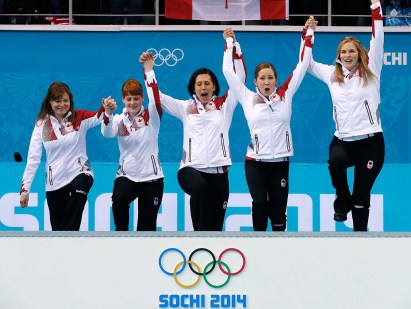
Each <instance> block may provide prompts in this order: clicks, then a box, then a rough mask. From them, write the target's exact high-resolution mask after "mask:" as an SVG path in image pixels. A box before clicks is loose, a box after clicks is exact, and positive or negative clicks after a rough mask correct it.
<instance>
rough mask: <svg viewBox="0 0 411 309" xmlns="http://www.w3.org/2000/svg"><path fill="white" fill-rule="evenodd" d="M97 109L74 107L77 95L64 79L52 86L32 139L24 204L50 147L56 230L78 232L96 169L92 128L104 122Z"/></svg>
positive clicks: (50, 193) (48, 181) (50, 187)
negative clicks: (89, 146) (89, 137)
mask: <svg viewBox="0 0 411 309" xmlns="http://www.w3.org/2000/svg"><path fill="white" fill-rule="evenodd" d="M102 112H103V108H102V107H101V108H100V110H99V111H98V112H97V113H95V112H89V111H84V110H75V109H74V100H73V94H72V92H71V90H70V88H69V87H68V86H67V85H66V84H65V83H62V82H54V83H53V84H51V85H50V87H49V89H48V91H47V94H46V96H45V98H44V100H43V103H42V105H41V108H40V112H39V115H38V116H37V121H36V125H35V127H34V130H33V134H32V136H31V140H30V146H29V152H28V156H27V166H26V169H25V171H24V174H23V180H22V185H21V190H20V195H21V197H20V205H21V207H27V206H28V202H29V193H30V188H31V184H32V182H33V179H34V176H35V174H36V171H37V168H38V166H39V164H40V161H41V155H42V152H43V149H42V145H43V146H44V148H45V150H46V156H47V162H46V197H47V204H48V207H49V211H50V222H51V227H52V229H53V231H78V230H79V229H80V224H81V218H82V214H83V210H84V205H85V203H86V201H87V195H88V192H89V190H90V188H91V186H92V185H93V170H92V168H91V165H90V161H89V159H88V156H87V152H86V133H87V131H88V129H90V128H92V127H95V126H97V125H99V124H100V122H101V115H102Z"/></svg>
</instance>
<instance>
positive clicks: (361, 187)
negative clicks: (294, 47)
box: [309, 0, 385, 231]
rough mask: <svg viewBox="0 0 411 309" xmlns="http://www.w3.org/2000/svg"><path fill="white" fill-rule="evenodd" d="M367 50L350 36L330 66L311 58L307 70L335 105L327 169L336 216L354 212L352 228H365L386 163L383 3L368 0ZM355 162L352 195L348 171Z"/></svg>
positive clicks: (357, 229) (342, 42) (336, 217)
mask: <svg viewBox="0 0 411 309" xmlns="http://www.w3.org/2000/svg"><path fill="white" fill-rule="evenodd" d="M361 1H364V0H361ZM371 3H372V5H371V10H372V35H371V42H370V49H369V51H367V50H366V49H365V47H364V46H363V44H362V43H361V42H360V41H359V40H358V39H356V38H354V37H350V36H348V37H345V38H343V39H342V40H341V42H340V44H339V45H338V47H337V56H336V58H337V59H336V61H335V64H334V65H325V64H321V63H318V62H315V61H312V62H311V65H310V68H309V72H310V73H311V74H313V75H314V76H315V77H317V78H318V79H320V80H322V81H323V82H324V83H326V84H327V86H328V88H329V90H330V93H331V98H332V103H333V118H334V121H335V127H336V130H335V133H334V136H333V139H332V140H331V144H330V148H329V160H328V169H329V172H330V176H331V181H332V184H333V187H334V188H335V190H336V199H335V201H334V211H335V213H334V220H335V221H345V220H346V219H347V213H348V212H350V211H351V212H352V218H353V224H354V231H367V227H368V217H369V208H370V199H371V189H372V187H373V185H374V182H375V180H376V179H377V176H378V175H379V173H380V171H381V169H382V166H383V164H384V156H385V155H384V154H385V146H384V137H383V134H382V127H381V119H380V101H381V97H380V79H381V70H382V65H383V55H384V30H383V18H382V9H381V4H380V2H379V1H377V0H371ZM352 166H354V185H353V189H352V193H351V192H350V189H349V187H348V181H347V169H348V168H349V167H352Z"/></svg>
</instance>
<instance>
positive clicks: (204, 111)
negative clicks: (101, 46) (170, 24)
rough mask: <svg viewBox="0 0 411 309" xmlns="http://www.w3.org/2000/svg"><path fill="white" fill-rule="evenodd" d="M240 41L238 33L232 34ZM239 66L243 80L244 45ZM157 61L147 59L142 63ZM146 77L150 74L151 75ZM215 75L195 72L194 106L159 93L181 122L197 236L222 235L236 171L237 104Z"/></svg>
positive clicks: (184, 176) (181, 178)
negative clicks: (233, 131) (232, 137)
mask: <svg viewBox="0 0 411 309" xmlns="http://www.w3.org/2000/svg"><path fill="white" fill-rule="evenodd" d="M232 36H233V39H234V41H235V36H234V33H232ZM234 46H235V48H234V49H233V54H234V56H233V57H234V59H235V60H234V65H235V70H236V72H237V74H238V75H239V76H240V79H241V80H243V81H244V80H245V67H244V63H243V58H242V54H241V49H240V45H239V43H238V42H235V43H234ZM150 57H152V55H151V54H150V53H143V55H142V56H141V57H140V60H141V61H146V60H147V59H149V58H150ZM146 74H147V73H146ZM219 91H220V86H219V83H218V80H217V77H216V76H215V74H214V73H213V72H212V71H211V70H209V69H206V68H201V69H198V70H196V71H195V72H194V73H193V74H192V75H191V78H190V81H189V83H188V92H189V94H190V96H191V97H192V98H191V99H189V100H185V101H184V100H177V99H174V98H172V97H170V96H168V95H165V94H163V93H160V100H161V105H162V107H163V109H164V111H166V112H167V113H169V114H171V115H173V116H175V117H176V118H178V119H180V120H181V121H182V123H183V127H184V137H183V139H184V141H183V153H182V158H181V162H180V169H179V171H178V175H177V176H178V182H179V184H180V186H181V188H182V189H183V191H184V192H185V193H187V194H188V195H190V197H191V198H190V211H191V219H192V223H193V227H194V230H195V231H221V230H222V229H223V225H224V216H225V212H226V208H227V202H228V196H229V183H228V167H229V166H231V156H230V143H229V139H228V131H229V129H230V125H231V120H232V117H233V113H234V109H235V107H236V106H237V100H236V99H235V97H234V95H233V94H232V92H231V90H228V91H227V93H225V94H224V95H223V96H221V97H217V96H218V95H219Z"/></svg>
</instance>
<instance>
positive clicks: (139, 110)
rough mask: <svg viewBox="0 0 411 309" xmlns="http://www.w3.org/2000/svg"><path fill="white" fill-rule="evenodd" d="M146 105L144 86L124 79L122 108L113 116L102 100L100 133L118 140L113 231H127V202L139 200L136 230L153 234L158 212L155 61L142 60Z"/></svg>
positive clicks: (159, 114) (110, 104) (159, 182)
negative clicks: (118, 151) (118, 153)
mask: <svg viewBox="0 0 411 309" xmlns="http://www.w3.org/2000/svg"><path fill="white" fill-rule="evenodd" d="M141 63H142V64H143V68H144V71H145V74H144V78H145V81H144V84H145V86H146V90H147V94H148V98H149V102H148V107H147V108H144V106H143V100H144V94H143V87H142V85H141V84H140V82H138V81H137V80H135V79H129V80H126V81H125V82H124V84H123V87H122V89H121V94H122V101H123V103H124V109H123V110H122V112H121V113H120V114H118V115H115V116H113V111H114V110H115V109H116V103H115V102H114V100H113V99H112V98H111V97H108V98H106V99H103V105H104V108H105V114H104V121H103V122H102V124H101V133H102V134H103V136H104V137H117V141H118V147H119V149H120V159H119V168H118V170H117V173H116V179H115V181H114V188H113V195H112V197H111V199H112V202H113V207H112V211H113V218H114V224H115V226H116V231H128V230H129V217H130V214H129V209H130V203H131V202H133V201H134V200H135V199H136V198H138V219H137V231H155V230H156V228H157V213H158V210H159V209H160V205H161V201H162V199H163V190H164V182H163V179H164V174H163V170H162V167H161V163H160V156H159V150H158V132H159V130H160V122H161V117H162V113H163V111H162V109H161V105H160V101H159V92H158V86H157V81H156V79H155V76H154V74H150V71H151V68H152V66H153V65H154V59H153V57H151V58H150V59H145V61H141Z"/></svg>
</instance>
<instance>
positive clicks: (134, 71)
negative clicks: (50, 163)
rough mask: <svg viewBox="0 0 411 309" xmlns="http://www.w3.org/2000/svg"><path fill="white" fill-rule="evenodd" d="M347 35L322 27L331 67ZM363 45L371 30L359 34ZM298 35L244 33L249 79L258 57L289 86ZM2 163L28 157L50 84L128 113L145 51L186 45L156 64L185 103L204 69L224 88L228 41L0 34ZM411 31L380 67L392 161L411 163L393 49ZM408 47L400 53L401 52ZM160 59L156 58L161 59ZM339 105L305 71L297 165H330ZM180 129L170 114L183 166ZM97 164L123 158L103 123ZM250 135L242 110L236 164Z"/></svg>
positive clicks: (164, 155) (318, 48) (409, 77)
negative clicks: (125, 93)
mask: <svg viewBox="0 0 411 309" xmlns="http://www.w3.org/2000/svg"><path fill="white" fill-rule="evenodd" d="M343 35H344V34H342V33H317V34H316V40H315V46H314V56H315V59H316V60H317V61H320V62H323V63H327V64H331V63H332V62H333V61H334V57H335V50H336V46H337V44H338V42H339V40H340V39H341V38H342V36H343ZM355 35H356V36H357V37H359V38H360V39H361V40H362V41H363V42H364V44H365V45H366V47H368V42H369V39H370V35H369V34H368V33H357V34H355ZM299 36H300V34H299V33H297V32H281V33H278V32H277V33H273V32H237V38H238V40H239V41H240V43H241V46H242V49H243V53H244V57H245V61H246V65H247V69H248V73H249V76H248V79H247V85H248V86H249V87H250V88H252V89H253V88H254V84H253V72H254V68H255V67H256V65H257V64H258V63H259V62H262V61H270V62H272V63H273V64H274V65H275V67H276V68H277V71H278V73H279V82H280V83H281V82H283V81H284V80H285V79H286V78H287V77H288V76H289V74H290V73H291V72H292V70H293V68H294V66H295V64H296V60H297V57H298V49H299V40H300V38H299ZM0 42H2V43H1V51H0V55H1V56H0V99H1V104H0V129H1V130H0V141H1V143H2V144H3V145H7V147H1V148H2V149H5V150H2V151H1V152H0V162H7V161H13V153H14V152H15V151H19V152H21V153H22V155H23V158H24V159H25V158H26V156H27V149H28V144H29V140H30V136H31V132H32V129H33V124H34V120H35V118H36V116H37V113H38V110H39V108H40V104H41V101H42V99H43V97H44V95H45V93H46V91H47V88H48V86H49V85H50V84H51V83H52V82H53V81H57V80H59V81H64V82H66V83H67V84H68V85H69V86H70V87H71V88H72V91H73V93H74V99H75V105H76V107H77V108H83V109H89V110H97V109H98V108H99V105H100V104H101V98H102V97H106V96H108V95H112V96H114V97H115V99H116V100H117V102H118V103H119V111H120V110H121V108H122V107H121V106H122V103H121V85H122V83H123V82H124V81H125V80H126V79H128V78H136V79H139V80H142V79H143V76H142V68H141V65H140V64H139V63H138V57H139V55H140V54H141V53H142V52H143V51H145V50H147V49H149V48H154V49H156V50H160V49H162V48H168V49H169V50H171V51H172V50H174V49H176V48H180V49H181V50H183V52H184V58H183V59H182V60H181V61H179V62H178V63H177V64H176V65H175V66H167V65H166V64H163V65H161V66H158V67H156V74H157V78H158V81H159V85H160V89H161V91H163V92H164V93H167V94H169V95H172V96H174V97H176V98H181V99H186V98H188V93H187V90H186V87H187V83H188V79H189V77H190V75H191V73H192V72H193V71H194V70H195V69H197V68H199V67H209V68H211V69H212V70H213V71H214V72H215V73H216V74H217V76H218V78H219V81H220V84H221V88H222V91H225V90H226V89H227V85H226V82H225V79H224V76H223V75H222V72H221V65H222V54H223V47H224V40H223V38H222V31H219V32H47V31H46V32H39V31H38V32H36V31H33V32H19V31H2V32H0ZM409 42H411V33H387V34H386V43H385V51H386V53H387V54H386V56H387V57H386V58H387V59H386V60H387V61H386V64H387V65H385V66H384V69H383V73H382V83H381V93H382V104H381V113H382V124H383V129H384V132H385V139H386V143H387V156H386V162H387V163H410V162H411V151H410V150H409V147H410V137H411V135H410V134H409V132H410V126H409V121H408V120H409V118H410V116H411V113H410V110H409V106H410V103H411V95H410V85H411V68H410V66H409V65H408V64H407V65H399V62H398V61H396V62H395V63H394V64H395V65H389V63H390V62H392V56H391V55H392V53H394V55H396V56H398V55H404V53H407V54H406V56H408V55H411V52H410V49H411V44H410V43H409ZM400 53H401V54H400ZM157 63H158V62H157ZM331 116H332V109H331V102H330V96H329V93H328V89H327V88H326V87H325V85H324V84H323V83H322V82H320V81H318V80H316V79H314V78H313V77H312V76H310V75H309V74H307V75H306V78H305V80H304V81H303V83H302V85H301V87H300V89H299V91H298V93H297V95H296V96H295V99H294V106H293V116H292V129H293V137H294V143H295V153H296V155H295V158H294V159H293V162H301V163H324V162H326V160H327V151H328V144H329V141H330V139H331V136H332V134H333V131H334V123H333V121H332V117H331ZM181 135H182V128H181V124H180V122H179V121H177V120H176V119H174V118H172V117H171V116H168V115H165V117H164V119H163V122H162V127H161V132H160V150H161V154H160V155H161V159H162V161H163V162H178V161H179V159H180V156H181V141H182V136H181ZM89 137H90V138H89V139H90V143H89V149H88V151H89V155H90V158H91V160H92V162H116V161H117V158H118V150H117V144H116V141H115V140H107V139H104V138H103V137H102V136H101V135H100V132H99V130H98V129H95V130H93V132H91V133H90V135H89ZM248 140H249V133H248V128H247V124H246V122H245V119H244V116H243V113H242V109H241V107H240V106H239V107H238V108H237V109H236V113H235V116H234V119H233V124H232V127H231V141H230V142H231V152H232V158H233V161H234V162H242V161H243V158H244V155H245V151H246V145H247V143H248Z"/></svg>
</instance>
